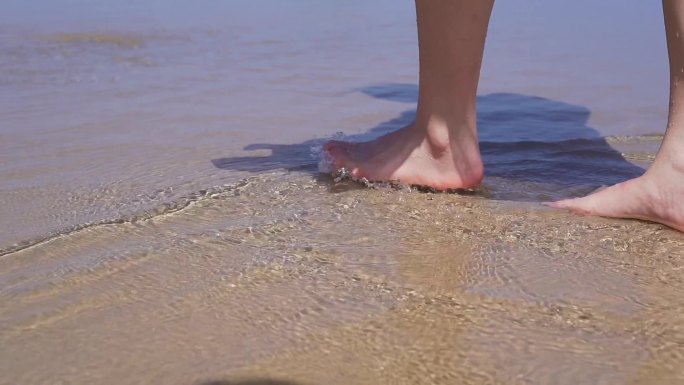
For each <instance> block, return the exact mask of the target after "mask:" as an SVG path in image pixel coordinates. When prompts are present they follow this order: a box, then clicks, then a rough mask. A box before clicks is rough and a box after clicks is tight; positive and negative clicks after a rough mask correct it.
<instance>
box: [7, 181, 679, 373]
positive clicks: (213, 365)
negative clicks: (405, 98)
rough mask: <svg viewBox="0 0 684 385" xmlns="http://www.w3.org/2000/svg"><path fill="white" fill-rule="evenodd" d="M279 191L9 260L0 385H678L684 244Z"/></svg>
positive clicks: (637, 225) (227, 196)
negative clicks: (246, 383)
mask: <svg viewBox="0 0 684 385" xmlns="http://www.w3.org/2000/svg"><path fill="white" fill-rule="evenodd" d="M334 191H335V192H332V191H331V184H330V181H329V180H327V179H321V180H317V179H316V178H313V177H311V176H308V175H305V174H284V173H273V174H266V175H262V176H258V177H254V178H250V179H248V180H246V181H244V182H242V183H240V184H238V185H235V186H233V188H226V189H225V190H223V191H217V192H214V193H213V194H206V196H202V197H201V198H198V199H196V200H194V201H193V202H192V204H188V205H187V206H186V207H183V208H181V209H179V210H176V211H173V212H169V213H164V214H162V215H157V216H151V217H149V218H147V219H140V220H136V221H133V222H123V223H107V224H100V225H96V226H91V227H88V228H83V229H80V230H76V231H72V232H70V233H66V234H63V235H61V236H59V237H56V238H53V239H50V240H47V241H45V242H43V243H40V244H36V245H34V246H31V247H28V248H25V249H22V250H18V251H15V252H11V253H8V254H6V255H4V256H3V257H2V258H0V280H1V282H2V290H1V291H0V298H1V300H0V344H1V345H2V346H3V349H1V350H0V372H2V373H3V379H2V380H1V381H0V382H1V383H25V384H30V383H45V382H52V381H53V380H55V379H59V380H60V381H62V382H63V383H83V382H91V383H104V384H106V383H122V382H123V383H161V382H163V383H177V384H192V383H208V382H210V381H218V380H225V381H228V383H240V381H243V380H249V379H258V378H272V379H276V380H283V381H291V382H294V383H298V384H368V383H406V384H415V383H425V384H442V383H463V384H491V383H502V384H511V383H513V384H516V383H521V384H522V383H554V384H576V383H595V384H621V383H624V384H639V383H644V384H646V383H649V384H652V383H679V382H681V381H683V380H684V372H683V371H682V369H681V365H680V363H681V362H682V360H683V359H684V345H682V343H683V342H684V317H682V315H681V312H680V311H679V309H681V306H682V305H684V303H683V302H684V296H683V295H682V294H684V274H683V273H682V268H683V266H682V261H681V256H682V255H684V240H682V238H681V235H680V234H679V233H676V232H674V231H672V230H669V229H666V228H664V227H662V226H659V225H653V224H646V223H643V222H639V221H616V220H608V219H602V218H590V217H578V216H573V215H569V214H567V213H564V212H562V211H554V210H550V209H546V208H543V207H540V206H538V205H536V204H528V203H514V202H504V201H492V200H486V199H483V198H481V197H478V196H459V195H453V194H429V193H408V192H406V191H395V190H389V189H379V190H370V189H359V188H357V187H356V186H353V185H349V186H347V187H345V186H344V185H342V186H336V188H335V189H334Z"/></svg>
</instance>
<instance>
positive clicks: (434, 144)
mask: <svg viewBox="0 0 684 385" xmlns="http://www.w3.org/2000/svg"><path fill="white" fill-rule="evenodd" d="M412 130H415V131H419V132H421V133H422V135H424V136H425V138H426V139H427V144H428V145H429V147H430V151H431V152H432V153H433V155H435V156H439V155H441V154H444V153H448V152H462V151H463V150H466V149H468V150H472V149H474V148H477V126H476V125H475V123H474V122H472V123H470V122H467V121H462V120H455V119H454V120H448V121H447V120H444V119H442V118H434V117H433V118H432V119H429V120H427V121H420V120H417V121H416V122H414V123H413V125H412Z"/></svg>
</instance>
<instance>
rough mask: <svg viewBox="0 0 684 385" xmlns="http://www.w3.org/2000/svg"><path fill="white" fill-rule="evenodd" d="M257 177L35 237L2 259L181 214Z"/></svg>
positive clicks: (0, 250)
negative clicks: (99, 230)
mask: <svg viewBox="0 0 684 385" xmlns="http://www.w3.org/2000/svg"><path fill="white" fill-rule="evenodd" d="M255 179H257V177H249V178H245V179H242V180H241V181H239V182H236V183H234V184H229V185H223V186H217V187H212V188H208V189H204V190H200V191H197V192H195V193H192V194H189V195H187V196H185V197H181V198H179V199H177V200H175V201H173V202H164V203H161V204H159V205H158V206H156V207H153V208H151V209H146V210H143V211H140V212H137V213H133V214H130V215H126V216H123V217H119V218H109V219H103V220H99V221H95V222H87V223H82V224H77V225H73V226H70V227H67V228H64V229H62V230H58V231H55V232H53V233H51V234H49V235H47V236H42V237H35V238H31V239H27V240H24V241H21V242H18V243H15V244H14V245H12V246H9V247H5V248H0V257H4V256H7V255H9V254H13V253H16V252H18V251H21V250H25V249H28V248H30V247H33V246H37V245H40V244H44V243H47V242H50V241H51V240H54V239H57V238H60V237H64V236H67V235H70V234H73V233H75V232H78V231H81V230H85V229H89V228H93V227H98V226H106V225H115V224H122V223H136V222H141V221H148V220H151V219H154V218H159V217H162V216H165V215H169V214H173V213H176V212H179V211H181V210H184V209H186V208H188V207H189V206H191V205H192V204H195V203H197V202H200V201H202V200H205V199H214V198H216V197H219V196H222V195H225V194H231V193H232V194H235V193H238V192H239V191H240V190H241V189H243V188H244V187H247V186H248V185H249V184H251V183H252V182H253V181H254V180H255Z"/></svg>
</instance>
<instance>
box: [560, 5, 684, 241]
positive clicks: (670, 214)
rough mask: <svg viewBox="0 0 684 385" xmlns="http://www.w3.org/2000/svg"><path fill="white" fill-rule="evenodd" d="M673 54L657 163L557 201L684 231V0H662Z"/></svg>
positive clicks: (583, 210)
mask: <svg viewBox="0 0 684 385" xmlns="http://www.w3.org/2000/svg"><path fill="white" fill-rule="evenodd" d="M663 11H664V14H665V30H666V33H667V47H668V52H669V55H670V114H669V117H668V124H667V131H666V133H665V139H664V140H663V144H662V146H661V147H660V151H658V155H657V156H656V159H655V161H654V162H653V164H652V165H651V167H650V168H649V169H648V171H646V173H645V174H644V175H643V176H641V177H639V178H636V179H632V180H629V181H627V182H624V183H620V184H617V185H615V186H613V187H610V188H608V189H605V190H603V191H600V192H597V193H595V194H592V195H589V196H587V197H584V198H578V199H569V200H565V201H560V202H556V203H553V204H552V206H555V207H559V208H568V209H571V210H573V211H577V212H580V213H585V214H592V215H600V216H606V217H618V218H636V219H644V220H649V221H653V222H659V223H663V224H665V225H668V226H670V227H673V228H675V229H677V230H680V231H684V88H683V87H680V84H681V83H682V82H684V1H681V0H663Z"/></svg>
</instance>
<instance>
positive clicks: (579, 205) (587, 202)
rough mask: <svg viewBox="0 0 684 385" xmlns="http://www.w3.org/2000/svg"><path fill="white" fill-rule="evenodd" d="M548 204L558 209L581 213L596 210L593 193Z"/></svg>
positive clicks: (589, 212)
mask: <svg viewBox="0 0 684 385" xmlns="http://www.w3.org/2000/svg"><path fill="white" fill-rule="evenodd" d="M546 205H547V206H549V207H554V208H557V209H566V210H570V211H574V212H576V213H579V214H592V213H594V211H595V210H594V203H593V199H592V195H590V196H587V197H584V198H573V199H564V200H560V201H556V202H549V203H547V204H546Z"/></svg>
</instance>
